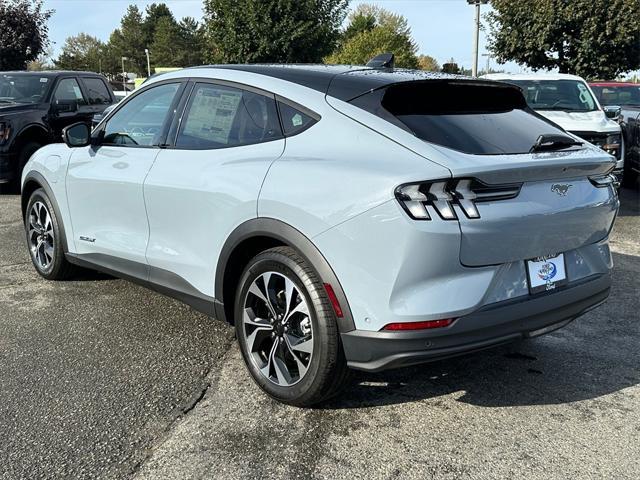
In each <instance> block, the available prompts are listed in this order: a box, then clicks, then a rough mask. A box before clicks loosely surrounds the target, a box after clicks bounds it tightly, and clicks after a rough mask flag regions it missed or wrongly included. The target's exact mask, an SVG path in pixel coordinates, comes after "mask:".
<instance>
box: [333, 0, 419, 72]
mask: <svg viewBox="0 0 640 480" xmlns="http://www.w3.org/2000/svg"><path fill="white" fill-rule="evenodd" d="M417 51H418V46H417V45H416V43H415V41H414V40H413V38H412V36H411V28H410V27H409V24H408V23H407V20H406V18H404V17H403V16H402V15H398V14H395V13H392V12H390V11H388V10H385V9H383V8H380V7H377V6H373V5H368V4H363V5H360V6H358V8H356V10H354V11H353V12H352V13H351V14H350V15H349V25H348V26H347V28H346V29H345V31H344V32H343V36H342V41H341V43H340V46H339V48H338V50H337V51H336V52H335V53H333V54H332V55H330V56H328V57H327V58H326V59H325V61H326V62H328V63H346V64H356V65H364V64H366V63H367V62H368V61H369V60H370V59H371V58H372V57H374V56H376V55H378V54H380V53H386V52H389V53H393V54H394V55H395V64H396V66H398V67H405V68H418V57H416V52H417Z"/></svg>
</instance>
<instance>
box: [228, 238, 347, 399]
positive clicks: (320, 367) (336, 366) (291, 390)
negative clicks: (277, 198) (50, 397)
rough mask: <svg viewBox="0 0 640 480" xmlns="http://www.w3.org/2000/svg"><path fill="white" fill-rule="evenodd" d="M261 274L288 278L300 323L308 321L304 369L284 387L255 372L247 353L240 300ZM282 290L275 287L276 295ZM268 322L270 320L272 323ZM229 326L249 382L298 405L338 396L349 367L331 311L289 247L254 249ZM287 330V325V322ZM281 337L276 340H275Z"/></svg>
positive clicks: (318, 283) (322, 292) (313, 276)
mask: <svg viewBox="0 0 640 480" xmlns="http://www.w3.org/2000/svg"><path fill="white" fill-rule="evenodd" d="M267 272H274V273H275V274H276V277H279V276H280V275H283V276H285V277H286V278H288V279H289V280H291V281H292V282H293V284H294V285H295V288H296V293H295V295H297V296H299V299H298V300H299V301H301V300H304V301H305V302H306V305H307V307H308V312H309V315H308V316H306V315H304V316H303V317H304V318H305V321H306V319H307V318H308V319H309V320H310V322H311V332H312V333H311V335H312V346H313V352H312V353H311V354H309V355H310V358H309V361H308V364H307V369H306V371H305V373H304V374H302V375H301V376H299V377H300V378H299V379H298V380H297V383H295V384H292V385H287V386H281V385H278V384H276V383H274V381H272V380H270V379H269V378H268V377H267V376H266V375H265V374H263V373H262V372H261V370H260V368H258V366H257V365H256V363H255V360H254V358H256V357H255V355H256V354H255V353H254V354H253V355H254V356H251V355H252V354H251V353H250V352H249V348H248V343H247V342H248V340H247V331H246V328H247V327H246V326H245V322H244V320H243V315H244V309H245V301H248V300H247V299H248V298H249V295H248V293H249V289H250V288H251V287H252V285H253V282H254V281H256V279H258V278H259V277H261V276H262V274H264V273H267ZM283 278H284V277H283ZM259 281H260V280H259ZM263 285H264V283H263ZM272 293H273V294H274V295H273V297H272V298H274V299H276V298H278V295H276V292H275V290H273V291H272ZM282 293H283V292H282V291H281V292H280V294H282ZM302 297H303V298H302ZM285 303H287V302H285ZM294 303H295V301H294ZM283 308H286V307H283ZM291 310H294V308H292V309H291ZM290 318H291V317H290ZM261 321H262V320H261ZM264 321H265V322H267V321H268V320H264ZM271 323H272V324H273V321H272V322H271ZM276 323H277V322H276ZM307 324H308V322H307ZM267 327H268V325H267ZM235 328H236V336H237V338H238V343H239V345H240V350H241V352H242V356H243V358H244V361H245V365H246V366H247V369H248V370H249V373H250V374H251V376H252V377H253V380H254V381H255V382H256V383H257V384H258V386H260V388H262V390H264V391H265V392H266V393H267V394H268V395H270V396H271V397H273V398H274V399H276V400H278V401H280V402H283V403H287V404H289V405H295V406H299V407H309V406H312V405H316V404H318V403H321V402H323V401H325V400H327V399H329V398H331V397H333V396H335V395H336V394H338V393H339V392H340V391H341V389H342V388H343V387H344V385H345V384H346V383H347V381H348V378H349V372H350V371H349V368H348V367H347V362H346V359H345V356H344V351H343V349H342V343H341V341H340V333H339V331H338V326H337V322H336V316H335V312H334V310H333V307H332V305H331V302H330V300H329V298H328V297H327V294H326V292H325V289H324V286H323V283H322V280H321V279H320V277H319V275H318V274H317V272H316V271H315V270H314V269H313V267H312V266H311V265H310V264H309V263H308V262H307V261H306V260H305V259H304V258H302V256H300V255H299V254H298V253H297V252H296V251H295V250H294V249H293V248H290V247H277V248H272V249H270V250H266V251H264V252H262V253H260V254H259V255H257V256H256V257H254V258H253V259H252V260H251V261H250V262H249V264H248V265H247V267H246V269H245V271H244V273H243V274H242V276H241V279H240V282H239V285H238V288H237V294H236V300H235ZM289 328H292V327H291V325H290V326H289ZM285 332H286V330H285ZM268 335H271V336H273V335H276V338H275V341H276V342H275V343H277V340H278V337H277V334H276V333H274V332H272V333H271V334H267V336H265V338H266V340H264V341H263V343H264V342H268V341H269V340H270V339H269V338H268ZM283 335H286V334H283ZM283 340H284V339H282V338H281V339H280V341H281V342H282V341H283ZM271 341H272V342H273V341H274V340H271ZM281 345H283V344H281ZM285 347H287V342H284V347H282V346H281V347H280V348H285ZM267 348H268V347H267ZM276 349H277V347H276ZM288 352H289V353H288V354H289V355H291V354H293V353H294V352H293V350H291V349H289V350H288ZM302 355H304V354H302ZM265 362H266V360H265ZM267 371H268V367H267Z"/></svg>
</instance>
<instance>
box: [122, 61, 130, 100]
mask: <svg viewBox="0 0 640 480" xmlns="http://www.w3.org/2000/svg"><path fill="white" fill-rule="evenodd" d="M125 60H129V59H128V58H127V57H122V93H124V96H125V97H126V96H127V84H126V82H127V76H126V73H124V61H125Z"/></svg>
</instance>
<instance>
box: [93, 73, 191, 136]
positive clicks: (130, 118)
mask: <svg viewBox="0 0 640 480" xmlns="http://www.w3.org/2000/svg"><path fill="white" fill-rule="evenodd" d="M179 87H180V84H179V83H169V84H165V85H159V86H157V87H153V88H150V89H149V90H147V91H145V92H142V93H140V94H138V95H136V96H134V97H132V98H131V99H130V100H127V101H126V103H125V104H124V105H122V107H120V109H119V110H118V111H117V112H116V113H115V114H114V115H113V117H111V119H110V120H109V121H108V122H107V124H106V125H105V128H104V137H103V139H102V144H103V145H130V146H136V145H141V146H151V145H157V144H158V142H159V140H160V135H161V134H162V131H163V128H164V126H165V122H167V120H168V117H169V115H168V114H169V110H170V108H171V104H172V103H173V99H174V97H175V96H176V92H177V91H178V88H179Z"/></svg>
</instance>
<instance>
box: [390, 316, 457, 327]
mask: <svg viewBox="0 0 640 480" xmlns="http://www.w3.org/2000/svg"><path fill="white" fill-rule="evenodd" d="M453 320H454V319H453V318H446V319H444V320H428V321H426V322H407V323H390V324H388V325H385V326H384V328H383V329H382V330H425V329H427V328H442V327H448V326H449V325H451V324H452V323H453Z"/></svg>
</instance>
